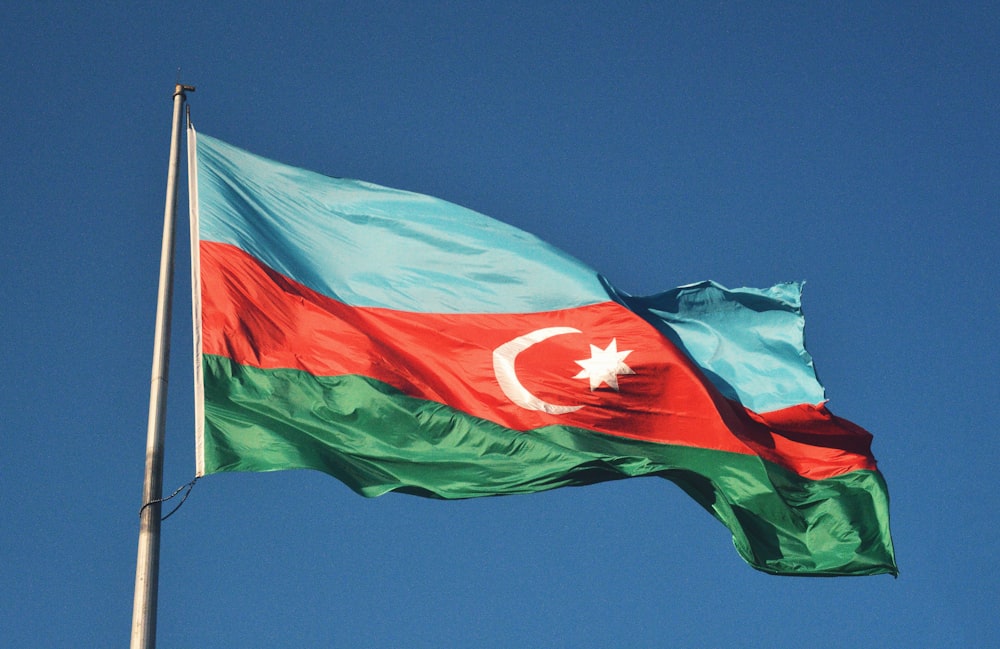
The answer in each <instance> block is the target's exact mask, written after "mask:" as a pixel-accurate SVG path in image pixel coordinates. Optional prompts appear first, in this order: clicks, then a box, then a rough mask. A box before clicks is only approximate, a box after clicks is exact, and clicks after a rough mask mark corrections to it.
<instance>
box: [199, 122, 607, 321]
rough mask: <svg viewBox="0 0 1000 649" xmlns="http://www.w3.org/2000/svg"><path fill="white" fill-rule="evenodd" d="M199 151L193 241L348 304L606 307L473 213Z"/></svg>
mask: <svg viewBox="0 0 1000 649" xmlns="http://www.w3.org/2000/svg"><path fill="white" fill-rule="evenodd" d="M197 141H198V151H197V158H198V195H199V221H200V234H201V240H203V241H216V242H220V243H228V244H232V245H234V246H237V247H238V248H241V249H242V250H244V251H245V252H247V253H249V254H251V255H253V256H254V257H256V258H257V259H259V260H261V261H262V262H264V263H265V264H267V265H268V266H270V267H271V268H273V269H274V270H276V271H278V272H280V273H282V274H284V275H286V276H287V277H289V278H291V279H293V280H295V281H297V282H299V283H301V284H303V285H305V286H308V287H309V288H311V289H313V290H315V291H317V292H319V293H322V294H324V295H327V296H329V297H332V298H335V299H337V300H339V301H341V302H344V303H345V304H350V305H353V306H364V307H385V308H390V309H397V310H401V311H417V312H429V313H475V312H479V313H533V312H538V311H553V310H557V309H569V308H573V307H578V306H582V305H586V304H594V303H598V302H606V301H608V299H609V297H608V294H607V292H606V291H605V289H604V287H603V286H602V285H601V282H600V280H599V278H598V275H597V273H595V272H594V271H593V270H591V269H590V268H588V267H587V266H585V265H584V264H581V263H580V262H579V261H577V260H575V259H573V258H572V257H570V256H568V255H566V254H565V253H563V252H561V251H560V250H557V249H556V248H553V247H552V246H550V245H548V244H546V243H544V242H543V241H541V240H539V239H538V238H537V237H535V236H533V235H530V234H528V233H526V232H523V231H521V230H518V229H517V228H514V227H511V226H509V225H506V224H504V223H501V222H499V221H496V220H494V219H491V218H489V217H487V216H483V215H482V214H479V213H477V212H474V211H472V210H469V209H466V208H464V207H460V206H458V205H455V204H453V203H449V202H447V201H443V200H440V199H437V198H432V197H430V196H424V195H422V194H415V193H412V192H406V191H401V190H398V189H390V188H387V187H380V186H378V185H374V184H371V183H366V182H361V181H357V180H345V179H339V178H330V177H327V176H323V175H321V174H318V173H314V172H311V171H306V170H303V169H298V168H295V167H290V166H287V165H284V164H280V163H277V162H273V161H271V160H267V159H265V158H261V157H259V156H256V155H253V154H251V153H248V152H246V151H243V150H241V149H238V148H236V147H234V146H231V145H229V144H226V143H224V142H221V141H219V140H216V139H214V138H211V137H208V136H205V135H201V134H199V135H198V140H197Z"/></svg>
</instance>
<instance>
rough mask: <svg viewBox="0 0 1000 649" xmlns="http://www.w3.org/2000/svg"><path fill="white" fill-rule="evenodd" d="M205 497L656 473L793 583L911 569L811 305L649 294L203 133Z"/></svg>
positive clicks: (435, 204) (453, 215) (790, 299)
mask: <svg viewBox="0 0 1000 649" xmlns="http://www.w3.org/2000/svg"><path fill="white" fill-rule="evenodd" d="M189 155H190V156H191V158H192V160H191V170H192V172H191V174H190V182H191V196H192V200H191V217H192V239H193V242H192V243H193V245H192V254H193V257H194V261H193V263H194V266H193V269H194V278H195V281H194V284H195V329H196V332H195V334H196V345H197V352H198V358H197V361H196V374H197V381H196V392H197V394H196V402H197V409H198V413H197V418H198V422H197V447H196V461H197V474H198V475H199V476H201V475H205V474H210V473H219V472H225V471H274V470H280V469H292V468H309V469H316V470H319V471H323V472H325V473H328V474H330V475H333V476H335V477H336V478H338V479H340V480H341V481H343V482H344V483H345V484H347V485H348V486H349V487H350V488H351V489H353V490H355V491H356V492H358V493H360V494H363V495H365V496H377V495H380V494H383V493H386V492H388V491H400V492H406V493H411V494H417V495H422V496H429V497H436V498H471V497H476V496H492V495H500V494H517V493H530V492H536V491H541V490H545V489H553V488H556V487H563V486H570V485H585V484H591V483H594V482H599V481H603V480H614V479H620V478H627V477H633V476H647V475H658V476H661V477H664V478H667V479H668V480H671V481H672V482H674V483H676V484H677V485H678V486H680V487H681V488H682V489H684V491H686V492H687V493H688V494H689V495H691V497H693V498H694V499H695V500H696V501H697V502H698V503H699V504H701V505H702V506H703V507H704V508H705V509H707V510H708V511H709V512H711V513H712V514H713V515H714V516H715V517H716V518H717V519H719V520H720V521H721V522H722V523H723V524H725V525H726V526H727V527H728V528H729V530H730V531H731V532H732V535H733V541H734V544H735V546H736V549H737V551H738V552H739V553H740V555H741V556H742V557H743V558H744V559H745V560H746V561H747V562H748V563H750V565H752V566H753V567H755V568H757V569H760V570H763V571H766V572H770V573H776V574H793V575H866V574H877V573H892V574H895V573H896V566H895V560H894V557H893V550H892V541H891V539H890V536H889V523H888V520H889V514H888V494H887V491H886V485H885V482H884V481H883V479H882V476H881V474H880V473H879V472H878V470H877V468H876V464H875V459H874V458H873V456H872V454H871V451H870V445H871V436H870V435H869V434H868V433H867V432H866V431H865V430H863V429H861V428H859V427H858V426H855V425H854V424H852V423H850V422H848V421H846V420H843V419H840V418H838V417H836V416H834V415H832V414H831V413H830V412H829V411H828V410H827V409H826V407H825V406H824V405H823V404H824V401H825V396H824V392H823V388H822V386H821V385H820V384H819V382H818V380H817V378H816V375H815V372H814V371H813V367H812V360H811V358H810V356H809V354H808V353H807V352H806V351H805V349H804V347H803V334H802V331H803V319H802V314H801V311H800V308H799V296H800V287H799V285H798V284H782V285H778V286H775V287H773V288H770V289H766V290H756V289H748V288H742V289H736V290H729V289H726V288H724V287H722V286H719V285H718V284H715V283H712V282H703V283H700V284H692V285H688V286H683V287H680V288H677V289H674V290H672V291H668V292H665V293H661V294H659V295H654V296H651V297H634V296H631V295H628V294H626V293H623V292H621V291H619V290H617V289H615V288H614V287H612V286H611V285H610V284H609V283H608V281H607V280H606V279H605V278H604V277H602V276H601V275H599V274H597V273H596V272H594V271H593V270H591V269H590V268H588V267H587V266H585V265H584V264H582V263H580V262H579V261H577V260H575V259H573V258H571V257H569V256H568V255H566V254H564V253H562V252H560V251H559V250H557V249H555V248H553V247H551V246H549V245H547V244H545V243H544V242H542V241H540V240H539V239H537V238H536V237H534V236H532V235H530V234H527V233H525V232H523V231H521V230H518V229H516V228H514V227H511V226H508V225H505V224H503V223H500V222H498V221H495V220H493V219H490V218H488V217H486V216H483V215H481V214H478V213H476V212H473V211H471V210H468V209H465V208H462V207H459V206H457V205H454V204H452V203H448V202H446V201H443V200H439V199H436V198H432V197H429V196H423V195H420V194H415V193H411V192H406V191H400V190H396V189H389V188H386V187H380V186H378V185H373V184H370V183H366V182H360V181H356V180H345V179H339V178H330V177H327V176H323V175H320V174H317V173H313V172H310V171H306V170H303V169H298V168H294V167H290V166H287V165H283V164H280V163H277V162H273V161H271V160H267V159H265V158H261V157H258V156H256V155H253V154H250V153H247V152H245V151H242V150H240V149H238V148H236V147H233V146H231V145H229V144H226V143H224V142H221V141H219V140H216V139H213V138H210V137H207V136H204V135H199V136H196V135H195V133H194V130H193V129H191V130H190V131H189Z"/></svg>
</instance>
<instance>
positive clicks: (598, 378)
mask: <svg viewBox="0 0 1000 649" xmlns="http://www.w3.org/2000/svg"><path fill="white" fill-rule="evenodd" d="M631 353H632V350H631V349H629V350H627V351H623V352H620V351H618V339H617V338H612V339H611V342H610V343H609V344H608V347H607V349H601V348H600V347H598V346H597V345H591V346H590V358H585V359H584V360H582V361H575V362H576V364H577V365H579V366H580V367H582V368H583V371H581V372H580V373H579V374H577V375H576V376H574V377H573V378H574V379H590V391H591V392H593V391H594V390H596V389H597V388H599V387H601V384H602V383H607V384H608V387H610V388H611V389H613V390H614V391H615V392H617V391H618V376H619V375H620V374H635V372H634V371H632V368H631V367H629V366H628V365H626V364H625V357H626V356H628V355H629V354H631Z"/></svg>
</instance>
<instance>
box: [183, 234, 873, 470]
mask: <svg viewBox="0 0 1000 649" xmlns="http://www.w3.org/2000/svg"><path fill="white" fill-rule="evenodd" d="M200 250H201V282H202V325H203V351H204V353H206V354H218V355H222V356H227V357H229V358H231V359H233V360H234V361H236V362H238V363H241V364H246V365H253V366H256V367H260V368H264V369H271V368H293V369H299V370H302V371H305V372H308V373H311V374H314V375H322V376H335V375H339V374H358V375H364V376H369V377H372V378H375V379H378V380H380V381H384V382H385V383H388V384H390V385H392V386H394V387H396V388H398V389H400V390H402V391H403V392H404V393H406V394H409V395H412V396H415V397H420V398H424V399H429V400H432V401H437V402H439V403H443V404H447V405H449V406H451V407H454V408H457V409H459V410H462V411H464V412H467V413H470V414H472V415H475V416H478V417H482V418H483V419H488V420H490V421H493V422H496V423H498V424H500V425H503V426H506V427H509V428H513V429H516V430H531V429H533V428H538V427H541V426H547V425H567V426H578V427H581V428H587V429H590V430H595V431H599V432H603V433H608V434H612V435H618V436H622V437H631V438H634V439H641V440H646V441H653V442H660V443H665V444H679V445H684V446H695V447H704V448H711V449H716V450H722V451H729V452H735V453H742V454H755V455H760V456H762V457H764V458H766V459H768V460H771V461H773V462H776V463H778V464H781V465H784V466H786V467H788V468H790V469H792V470H794V471H795V472H797V473H799V474H800V475H803V476H806V477H809V478H813V479H819V478H823V477H830V476H833V475H838V474H842V473H846V472H849V471H852V470H855V469H874V468H875V463H874V460H873V459H872V458H871V455H870V453H869V451H868V446H869V444H870V436H869V435H868V433H867V432H865V431H864V430H862V429H860V428H858V427H856V426H853V424H850V422H845V421H844V420H840V419H838V418H835V417H833V416H832V415H830V414H829V413H828V412H827V411H826V410H825V409H824V408H822V407H821V406H820V407H813V406H799V407H796V408H789V409H786V410H782V411H779V412H777V413H766V414H764V415H758V414H756V413H751V412H748V411H746V410H744V409H743V407H742V406H740V405H738V404H734V403H732V402H730V401H728V400H727V399H725V398H723V397H722V396H721V395H720V394H719V393H718V391H717V390H716V389H715V388H714V386H712V385H711V383H709V382H708V381H707V380H706V379H705V378H704V377H703V375H702V374H701V372H700V371H699V370H698V369H697V368H696V367H695V366H694V365H693V363H692V362H691V361H690V360H689V359H688V358H687V357H686V356H684V354H682V353H681V352H680V351H678V350H677V349H676V348H675V347H674V346H673V345H672V344H671V343H670V342H669V341H668V340H666V339H665V338H664V337H663V336H661V335H660V334H659V333H658V332H656V331H655V330H653V329H652V328H651V327H650V326H649V324H648V323H646V322H645V321H643V320H642V319H641V318H639V317H638V316H636V315H635V314H633V313H632V312H631V311H629V310H627V309H625V308H624V307H622V306H621V305H619V304H617V303H614V302H606V303H601V304H594V305H590V306H586V307H581V308H578V309H571V310H563V311H555V312H542V313H530V314H433V313H410V312H400V311H393V310H390V309H382V308H368V307H352V306H348V305H345V304H343V303H341V302H338V301H336V300H333V299H331V298H328V297H325V296H323V295H320V294H318V293H316V292H314V291H312V290H311V289H308V288H306V287H304V286H302V285H300V284H297V283H296V282H293V281H292V280H289V279H288V278H286V277H284V276H283V275H281V274H279V273H276V272H274V271H273V270H271V269H269V268H267V267H266V266H264V265H262V264H260V262H258V261H257V260H256V259H254V258H252V257H250V256H249V255H247V254H246V253H244V252H243V251H241V250H239V249H238V248H235V247H233V246H230V245H228V244H220V243H210V242H202V243H201V244H200ZM547 327H572V328H574V329H577V330H579V331H580V332H581V333H570V334H561V335H556V336H553V337H550V338H548V339H546V340H544V341H542V342H539V343H538V344H535V345H533V346H531V347H529V348H528V349H526V350H525V351H523V352H522V353H520V354H519V355H518V356H517V360H516V375H517V378H518V379H519V381H520V382H521V384H523V386H524V388H525V389H526V390H527V391H528V392H529V393H530V394H532V395H534V396H535V397H537V398H538V399H541V400H542V401H544V402H547V403H550V404H554V405H560V406H565V405H572V406H576V405H580V406H583V407H582V408H580V409H579V410H576V411H574V412H569V413H565V414H548V413H545V412H541V411H539V410H527V409H525V408H523V407H521V406H519V405H516V404H515V403H513V402H512V401H511V399H509V398H508V397H507V396H506V395H505V394H504V392H503V390H502V389H501V388H500V385H499V384H498V381H497V377H496V375H495V374H494V366H493V351H494V350H495V349H496V348H497V347H499V346H501V345H503V344H504V343H507V342H508V341H511V340H513V339H515V338H517V337H519V336H522V335H524V334H527V333H529V332H532V331H536V330H538V329H543V328H547ZM612 340H615V341H616V344H617V349H618V350H619V351H621V352H624V351H629V352H630V353H629V354H628V356H627V357H625V358H624V362H625V363H626V364H627V365H628V367H629V368H631V370H633V371H634V374H622V375H619V376H618V377H617V380H618V385H619V390H618V391H615V390H613V389H612V388H610V387H609V386H608V385H606V384H602V385H601V386H600V387H598V388H597V389H595V390H593V391H592V390H591V389H590V383H589V381H588V380H587V379H586V378H582V379H581V378H574V376H575V375H576V374H577V373H578V372H580V371H581V369H582V367H581V366H580V365H578V364H577V363H576V362H575V361H577V360H584V359H589V358H590V356H591V347H590V345H594V346H596V347H598V348H600V349H605V348H607V347H608V345H609V343H610V342H611V341H612Z"/></svg>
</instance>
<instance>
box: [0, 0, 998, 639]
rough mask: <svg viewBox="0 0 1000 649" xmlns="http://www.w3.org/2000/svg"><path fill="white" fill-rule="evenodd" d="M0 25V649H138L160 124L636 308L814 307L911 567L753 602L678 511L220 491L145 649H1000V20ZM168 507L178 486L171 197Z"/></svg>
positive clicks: (552, 497)
mask: <svg viewBox="0 0 1000 649" xmlns="http://www.w3.org/2000/svg"><path fill="white" fill-rule="evenodd" d="M618 4H620V5H621V6H619V7H617V8H614V9H609V8H607V6H606V5H607V3H558V4H555V3H544V2H543V3H504V2H483V3H444V2H426V3H421V2H413V3H404V2H399V3H396V2H370V1H369V2H344V3H279V2H273V3H266V2H255V3H249V4H248V5H246V6H237V5H236V3H203V2H197V3H196V2H178V3H171V9H170V10H169V11H168V10H167V9H166V5H163V4H162V3H161V5H162V7H163V8H158V9H151V8H137V7H136V5H135V3H125V2H121V3H99V6H97V5H98V3H78V4H74V3H13V2H10V3H6V4H5V5H4V6H3V7H2V8H0V57H2V58H0V60H2V66H0V70H2V78H3V81H4V84H3V95H4V98H3V103H2V105H3V108H2V113H3V117H4V119H3V122H4V124H3V129H2V133H3V135H2V136H0V142H2V156H0V170H2V189H0V228H2V229H0V234H2V236H0V251H2V257H0V260H2V266H0V268H2V271H3V282H0V292H2V304H3V308H2V309H0V330H2V331H3V334H4V335H3V336H2V338H0V340H2V343H0V344H2V348H0V349H2V360H3V368H4V372H3V376H4V378H3V380H2V381H3V382H2V389H0V408H2V409H0V412H2V416H0V481H2V483H0V484H2V492H0V493H2V496H0V502H2V503H3V509H2V512H3V518H2V524H0V583H2V584H3V585H4V588H3V589H0V644H3V646H5V647H16V648H20V647H26V648H27V647H31V648H37V647H68V646H79V647H120V646H126V644H127V642H128V635H129V630H130V624H131V612H132V591H133V578H134V570H135V552H136V543H137V536H138V510H139V506H140V504H141V503H140V501H141V490H142V471H143V459H144V447H145V435H146V413H147V405H148V395H149V372H150V359H151V355H152V351H151V347H152V334H153V316H154V309H155V293H156V282H157V267H158V256H159V247H160V228H161V223H162V221H161V219H162V212H163V197H164V184H165V179H166V164H167V148H168V144H169V141H168V140H169V127H170V111H171V93H172V90H173V85H174V83H175V81H176V80H177V75H178V68H181V69H182V72H181V80H182V81H183V82H184V83H188V84H192V85H196V86H197V88H198V89H197V91H196V92H195V93H193V94H192V95H191V96H190V105H191V110H192V115H193V117H194V120H195V123H196V125H197V127H198V128H199V130H200V131H202V132H204V133H207V134H210V135H213V136H216V137H219V138H221V139H224V140H226V141H229V142H231V143H233V144H236V145H238V146H241V147H244V148H246V149H249V150H251V151H254V152H256V153H259V154H262V155H266V156H268V157H271V158H274V159H277V160H281V161H283V162H288V163H291V164H295V165H298V166H303V167H307V168H310V169H314V170H317V171H321V172H324V173H327V174H330V175H336V176H347V177H355V178H361V179H365V180H370V181H373V182H377V183H380V184H384V185H389V186H395V187H400V188H404V189H410V190H414V191H420V192H423V193H428V194H433V195H436V196H439V197H442V198H445V199H448V200H451V201H454V202H457V203H460V204H462V205H465V206H467V207H471V208H473V209H476V210H478V211H480V212H483V213H485V214H489V215H491V216H493V217H495V218H498V219H501V220H504V221H506V222H508V223H511V224H514V225H516V226H518V227H521V228H524V229H526V230H529V231H531V232H534V233H535V234H538V235H539V236H541V237H542V238H544V239H546V240H548V241H549V242H551V243H553V244H555V245H557V246H559V247H561V248H562V249H564V250H566V251H568V252H569V253H571V254H573V255H574V256H576V257H578V258H580V259H582V260H584V261H585V262H587V263H588V264H590V265H591V266H593V267H595V268H597V269H599V270H600V271H602V272H603V273H605V274H606V275H608V276H609V277H610V278H611V280H612V281H613V282H614V283H615V284H616V285H617V286H619V287H621V288H623V289H625V290H627V291H630V292H632V293H640V294H641V293H651V292H656V291H659V290H664V289H668V288H672V287H674V286H676V285H679V284H684V283H688V282H692V281H697V280H701V279H714V280H716V281H719V282H721V283H722V284H725V285H728V286H741V285H749V286H768V285H771V284H773V283H775V282H779V281H784V280H806V282H807V285H806V293H805V301H804V306H805V311H806V315H807V332H806V335H807V344H808V346H809V349H810V351H811V352H812V354H813V356H814V358H815V359H816V363H817V367H818V369H819V373H820V377H821V379H822V380H823V382H824V384H825V385H826V388H827V392H828V396H829V398H830V407H831V409H832V410H833V411H834V412H835V413H837V414H839V415H841V416H844V417H847V418H849V419H851V420H853V421H855V422H857V423H859V424H861V425H863V426H864V427H866V428H868V429H869V430H870V431H872V433H873V434H874V435H875V444H874V451H875V454H876V457H877V458H878V459H879V462H880V467H881V469H882V471H883V472H884V474H885V476H886V479H887V481H888V484H889V488H890V494H891V496H892V531H893V535H894V539H895V544H896V551H897V558H898V560H899V565H900V569H901V575H900V577H899V578H898V579H895V580H894V579H892V578H891V577H888V576H882V577H868V578H841V579H796V578H777V577H772V576H768V575H765V574H762V573H758V572H756V571H754V570H753V569H751V568H749V567H748V566H747V565H745V564H744V563H743V562H742V560H741V559H740V558H739V556H738V555H737V554H736V552H735V550H734V549H733V547H732V543H731V540H730V538H729V534H728V532H727V530H726V529H725V528H723V527H722V525H721V524H719V523H718V522H716V521H715V520H714V519H712V518H711V517H710V516H709V515H708V514H707V513H705V512H704V511H702V510H701V509H700V508H699V507H698V506H697V505H696V504H695V503H694V502H693V501H692V500H690V499H689V498H687V497H686V496H685V495H684V494H683V493H681V491H680V490H679V489H678V488H676V487H675V486H674V485H672V484H671V483H669V482H666V481H663V480H658V479H638V480H630V481H622V482H617V483H612V484H603V485H597V486H592V487H587V488H581V489H564V490H558V491H554V492H549V493H545V494H538V495H532V496H522V497H507V498H493V499H480V500H474V501H463V502H437V501H430V500H424V499H420V498H415V497H410V496H402V495H389V496H385V497H382V498H379V499H374V500H366V499H364V498H361V497H359V496H357V495H355V494H353V493H352V492H350V491H349V490H348V489H347V488H345V487H344V486H343V485H341V484H340V483H338V482H337V481H335V480H333V479H332V478H329V477H327V476H324V475H321V474H318V473H314V472H305V471H296V472H283V473H276V474H266V475H265V474H258V475H254V474H232V475H218V476H209V477H208V478H205V479H204V480H202V481H201V482H199V483H198V485H197V487H196V488H195V490H194V492H193V495H192V496H191V498H190V499H189V500H188V501H187V503H186V504H185V505H184V507H183V508H182V509H181V510H180V511H179V512H178V513H177V514H176V515H175V516H174V517H173V518H171V519H169V520H168V521H166V522H165V523H164V526H163V546H162V570H161V584H160V608H159V611H160V617H159V646H161V647H241V648H251V647H276V646H287V647H311V646H316V647H341V646H343V647H347V646H350V647H369V648H379V647H386V648H398V647H434V648H439V647H471V646H476V647H612V646H628V647H649V646H664V647H667V646H669V647H722V646H733V647H736V646H742V647H756V646H760V647H764V646H766V647H779V648H781V647H802V646H809V647H811V648H814V649H821V648H824V647H863V646H865V647H868V646H870V647H881V648H904V647H905V648H907V649H910V648H912V647H982V646H989V645H994V646H995V645H997V644H1000V623H998V618H997V586H996V581H995V577H996V574H997V573H998V571H1000V560H998V556H1000V542H998V540H997V539H998V535H997V534H996V531H995V525H996V517H997V515H998V513H1000V511H998V510H1000V499H998V496H997V493H998V491H997V484H998V479H997V472H996V469H995V463H996V459H997V457H998V442H997V434H996V424H995V423H990V422H995V421H996V417H995V415H994V414H993V411H994V410H995V409H996V406H997V401H998V397H1000V392H998V390H997V387H996V381H995V377H996V366H997V363H998V360H1000V354H998V353H997V342H996V341H997V338H998V336H1000V306H998V305H1000V301H998V298H997V292H996V291H997V289H996V285H997V280H998V279H1000V262H998V261H997V256H998V253H1000V218H998V217H1000V215H998V208H1000V145H998V142H1000V137H998V136H1000V56H998V54H997V52H998V43H1000V9H998V8H997V5H995V4H983V5H977V4H976V3H971V2H964V3H930V2H928V3H896V2H893V3H846V5H845V6H840V5H842V4H845V3H834V5H835V6H832V7H827V6H819V5H820V4H821V3H796V4H791V3H789V4H784V3H717V2H712V3H708V2H692V3H680V2H670V3H645V2H634V3H618ZM180 207H181V216H182V218H181V220H180V221H179V229H178V254H179V258H178V263H177V277H178V278H177V284H176V287H177V299H176V302H175V308H174V315H175V319H174V332H175V344H174V348H173V353H172V355H171V357H172V362H173V364H172V367H171V370H172V373H171V382H170V405H169V410H168V424H167V429H168V430H167V459H166V470H165V486H166V488H167V490H168V491H169V490H171V489H172V488H173V487H175V486H179V485H181V484H183V483H184V482H186V481H188V480H189V479H190V478H191V477H192V476H193V472H194V465H193V463H194V459H193V433H192V419H193V414H192V401H193V399H192V390H191V384H192V379H191V372H190V366H191V362H190V347H191V333H190V326H189V321H190V315H189V314H190V306H189V304H190V301H189V294H188V291H189V279H188V262H187V252H188V246H187V243H186V237H187V226H186V220H185V215H186V207H187V199H186V192H185V191H183V190H182V192H181V200H180Z"/></svg>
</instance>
